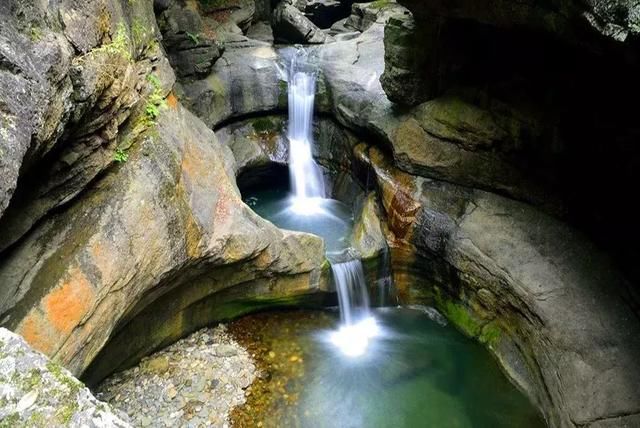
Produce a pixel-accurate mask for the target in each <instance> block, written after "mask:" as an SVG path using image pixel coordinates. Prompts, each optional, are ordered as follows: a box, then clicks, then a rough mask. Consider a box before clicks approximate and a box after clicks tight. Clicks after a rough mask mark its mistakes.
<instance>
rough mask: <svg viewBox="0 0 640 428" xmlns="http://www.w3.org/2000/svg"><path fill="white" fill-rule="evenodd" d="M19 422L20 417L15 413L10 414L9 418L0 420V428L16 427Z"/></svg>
mask: <svg viewBox="0 0 640 428" xmlns="http://www.w3.org/2000/svg"><path fill="white" fill-rule="evenodd" d="M19 422H20V416H19V415H18V414H17V413H12V414H10V415H9V416H6V417H4V418H3V419H2V420H0V428H13V427H17V426H18V423H19Z"/></svg>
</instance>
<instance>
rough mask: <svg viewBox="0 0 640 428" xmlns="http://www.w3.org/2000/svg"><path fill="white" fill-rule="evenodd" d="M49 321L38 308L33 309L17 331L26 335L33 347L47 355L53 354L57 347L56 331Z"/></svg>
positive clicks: (21, 334)
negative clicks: (54, 331)
mask: <svg viewBox="0 0 640 428" xmlns="http://www.w3.org/2000/svg"><path fill="white" fill-rule="evenodd" d="M51 330H52V329H51V326H50V325H49V322H48V321H47V320H46V319H45V318H44V317H43V316H42V314H41V313H40V312H39V311H38V309H32V310H31V311H29V314H28V315H27V316H26V318H25V319H23V320H22V322H21V323H20V325H19V326H18V328H17V329H16V333H18V334H19V335H20V336H22V337H24V339H25V340H26V341H27V343H29V345H31V347H32V348H34V349H36V350H38V351H40V352H42V353H43V354H46V355H51V354H52V353H53V351H55V348H56V339H57V338H58V337H57V336H56V335H55V333H54V334H52V331H51Z"/></svg>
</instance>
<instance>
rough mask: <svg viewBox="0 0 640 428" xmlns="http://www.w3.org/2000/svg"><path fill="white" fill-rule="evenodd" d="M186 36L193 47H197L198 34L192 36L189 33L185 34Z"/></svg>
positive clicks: (198, 42) (198, 41)
mask: <svg viewBox="0 0 640 428" xmlns="http://www.w3.org/2000/svg"><path fill="white" fill-rule="evenodd" d="M186 34H187V36H188V37H189V39H191V41H192V42H193V44H194V45H196V46H198V45H199V44H200V39H199V36H198V34H193V33H190V32H188V31H187V32H186Z"/></svg>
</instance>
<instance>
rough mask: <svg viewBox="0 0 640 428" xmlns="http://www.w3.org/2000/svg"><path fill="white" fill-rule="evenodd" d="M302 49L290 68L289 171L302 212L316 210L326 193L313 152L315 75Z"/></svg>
mask: <svg viewBox="0 0 640 428" xmlns="http://www.w3.org/2000/svg"><path fill="white" fill-rule="evenodd" d="M302 52H304V51H299V53H298V55H294V57H293V59H292V61H291V65H290V68H289V85H288V86H289V129H288V137H289V173H290V175H291V183H292V185H293V191H294V200H293V207H292V208H293V209H294V210H295V212H297V213H299V214H313V213H315V212H317V211H318V209H319V208H320V206H321V202H322V199H324V198H325V196H326V195H325V190H324V180H323V177H322V172H321V171H320V167H318V165H317V164H316V162H315V161H314V160H313V157H312V152H311V147H312V144H313V128H312V125H313V104H314V101H315V92H316V76H315V72H313V71H310V70H309V65H308V64H307V63H306V61H305V60H306V58H304V56H303V54H302Z"/></svg>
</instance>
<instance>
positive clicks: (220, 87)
mask: <svg viewBox="0 0 640 428" xmlns="http://www.w3.org/2000/svg"><path fill="white" fill-rule="evenodd" d="M207 83H208V84H209V87H210V88H211V89H212V90H213V93H214V94H215V95H216V96H219V97H223V96H224V95H225V93H226V91H225V88H224V84H223V83H222V80H220V78H219V77H218V76H217V75H215V74H211V75H209V77H207Z"/></svg>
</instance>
